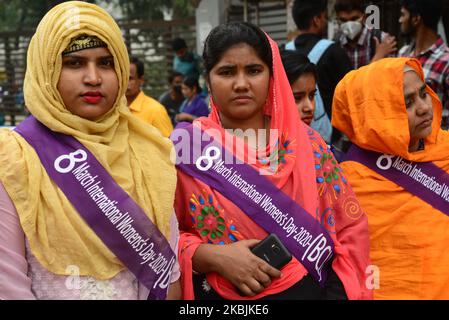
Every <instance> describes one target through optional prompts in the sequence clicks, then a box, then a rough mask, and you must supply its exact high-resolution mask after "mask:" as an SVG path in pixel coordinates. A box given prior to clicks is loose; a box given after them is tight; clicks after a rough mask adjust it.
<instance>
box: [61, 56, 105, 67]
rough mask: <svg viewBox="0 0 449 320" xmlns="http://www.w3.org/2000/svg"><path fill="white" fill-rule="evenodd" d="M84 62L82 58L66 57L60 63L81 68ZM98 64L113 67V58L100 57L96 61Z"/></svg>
mask: <svg viewBox="0 0 449 320" xmlns="http://www.w3.org/2000/svg"><path fill="white" fill-rule="evenodd" d="M86 63H87V62H86V60H84V59H67V60H63V62H62V64H63V65H64V66H67V67H69V68H74V69H76V68H81V67H82V66H84V65H85V64H86ZM98 66H100V67H102V68H113V67H114V60H113V59H110V58H106V59H100V60H99V61H98Z"/></svg>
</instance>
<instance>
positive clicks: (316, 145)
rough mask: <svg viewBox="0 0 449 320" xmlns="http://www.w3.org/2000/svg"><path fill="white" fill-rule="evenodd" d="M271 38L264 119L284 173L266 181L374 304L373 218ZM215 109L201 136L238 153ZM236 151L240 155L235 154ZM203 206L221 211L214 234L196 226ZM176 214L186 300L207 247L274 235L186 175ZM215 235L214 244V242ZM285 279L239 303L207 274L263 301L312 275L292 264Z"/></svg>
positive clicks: (352, 287)
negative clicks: (367, 282)
mask: <svg viewBox="0 0 449 320" xmlns="http://www.w3.org/2000/svg"><path fill="white" fill-rule="evenodd" d="M267 38H268V39H269V42H270V46H271V50H272V55H273V70H272V76H271V80H270V89H269V90H270V92H269V95H268V98H267V104H266V107H265V110H264V113H265V115H266V116H268V117H270V118H271V123H270V129H277V130H278V132H280V134H279V135H280V139H279V140H278V141H270V144H269V145H271V146H275V147H274V148H271V155H272V156H276V157H277V158H278V160H279V163H280V166H279V167H278V168H277V170H276V171H275V172H273V174H272V175H269V176H267V178H268V179H269V180H270V181H271V182H272V183H273V184H274V185H276V186H277V187H278V188H279V189H281V190H282V191H283V192H284V193H285V194H287V195H289V196H290V197H291V198H292V199H293V200H295V201H296V202H297V203H298V204H300V205H301V206H302V207H303V208H304V209H306V211H307V212H309V213H310V214H311V215H313V217H314V218H315V219H317V220H318V221H319V222H320V223H322V224H323V225H324V226H325V227H326V229H327V230H329V233H330V234H331V237H332V239H333V241H334V243H335V258H334V261H333V269H334V270H335V271H336V273H337V275H338V276H339V278H340V279H341V280H342V282H343V284H344V287H345V289H346V293H347V295H348V297H349V298H350V299H359V298H369V297H370V291H369V290H367V289H366V288H365V287H364V273H365V268H366V266H367V265H368V264H369V258H368V251H369V249H368V234H367V225H366V217H365V216H364V214H363V212H362V211H361V209H360V207H359V205H358V202H357V200H356V199H355V197H354V196H353V193H352V191H351V189H350V187H349V186H348V185H347V184H346V180H345V179H344V177H343V176H342V174H341V172H340V169H339V167H338V165H337V164H336V162H335V161H334V159H333V157H332V156H331V153H330V152H329V151H328V148H327V146H326V144H325V143H324V141H323V140H322V139H321V138H320V137H319V135H318V134H317V133H315V132H314V131H313V130H312V129H310V128H309V127H307V126H306V125H305V124H304V123H303V122H301V120H300V117H299V113H298V111H297V108H296V104H295V101H294V98H293V94H292V92H291V89H290V85H289V83H288V80H287V77H286V75H285V72H284V69H283V65H282V61H281V59H280V55H279V50H278V46H277V44H276V43H275V42H274V41H273V40H271V39H270V38H269V37H268V36H267ZM211 104H212V112H211V114H210V115H209V117H208V118H199V119H197V120H196V121H195V122H194V125H195V126H200V127H201V129H202V130H208V129H215V131H216V132H219V133H220V138H218V139H220V140H218V141H220V142H221V143H222V145H225V143H224V142H225V141H230V140H233V141H234V146H236V145H242V142H241V141H239V142H238V140H240V139H241V138H239V137H236V136H229V133H228V132H226V131H225V129H224V128H223V127H222V126H221V122H220V117H219V113H218V109H217V106H216V105H215V104H214V103H213V101H212V103H211ZM208 132H209V130H208ZM227 146H229V144H226V147H227ZM230 151H231V152H233V154H234V155H236V150H230ZM246 156H248V155H247V154H246V153H245V157H246ZM252 166H253V167H254V168H256V169H260V168H265V166H266V165H264V164H263V163H261V162H258V163H256V164H252ZM267 169H269V168H267ZM326 174H329V175H328V176H329V177H331V178H330V181H329V179H326V177H327V175H326ZM317 181H319V182H317ZM204 206H209V207H210V206H213V207H214V209H215V210H216V211H217V212H218V215H217V219H212V220H211V221H208V223H209V224H208V226H210V227H208V228H209V229H210V230H209V229H208V230H207V232H202V231H205V228H206V227H204V225H206V224H201V225H200V224H198V223H197V222H198V220H197V217H198V216H199V212H200V211H201V209H202V208H203V207H204ZM175 209H176V213H177V215H178V220H179V223H180V229H181V240H180V245H179V258H180V264H181V269H182V274H183V275H182V277H183V279H182V283H183V293H184V298H185V299H193V298H194V294H193V287H192V257H193V255H194V253H195V250H196V249H197V248H198V246H199V245H200V244H202V243H214V244H226V243H231V242H233V241H238V240H244V239H263V238H264V237H266V236H267V232H266V231H265V230H264V229H262V228H261V227H260V226H259V225H258V224H256V223H255V222H254V221H253V220H251V219H250V218H249V217H248V216H247V215H246V214H245V213H244V212H243V211H242V209H243V208H239V207H237V206H236V205H235V204H234V203H233V202H232V201H230V200H229V199H227V198H225V197H224V196H223V195H221V194H220V193H219V192H217V191H216V190H214V189H212V188H210V187H209V186H208V185H206V184H204V183H203V182H201V181H199V180H198V179H195V178H193V177H191V176H189V175H187V174H185V173H184V172H182V171H180V170H178V186H177V192H176V196H175ZM218 218H221V219H218ZM199 225H200V226H201V227H199ZM220 228H221V229H220ZM212 231H214V232H213V233H214V237H212V236H211V234H212ZM216 231H218V232H216ZM206 233H207V235H206ZM337 238H338V239H337ZM282 274H283V276H282V278H280V279H274V280H273V282H272V284H271V285H270V286H269V287H268V288H266V289H265V290H264V291H263V292H261V293H260V294H258V295H256V296H254V297H251V298H250V297H242V296H240V295H239V293H238V292H237V290H236V288H235V287H234V286H233V285H232V284H231V283H230V282H228V281H227V280H225V279H224V278H222V277H221V276H220V275H218V274H215V273H209V274H207V280H208V282H209V283H210V285H211V286H212V287H213V288H214V290H215V291H217V292H218V293H219V294H220V295H221V296H222V297H223V298H225V299H259V298H262V297H264V296H267V295H271V294H276V293H279V292H282V291H284V290H286V289H288V288H289V287H291V286H292V285H294V284H295V283H297V282H298V281H299V280H301V278H303V277H304V276H305V275H306V274H307V271H306V269H305V268H304V267H303V266H302V265H301V264H300V263H299V262H298V261H297V260H296V259H293V260H292V261H291V262H290V263H289V264H288V265H287V266H285V267H284V268H283V269H282Z"/></svg>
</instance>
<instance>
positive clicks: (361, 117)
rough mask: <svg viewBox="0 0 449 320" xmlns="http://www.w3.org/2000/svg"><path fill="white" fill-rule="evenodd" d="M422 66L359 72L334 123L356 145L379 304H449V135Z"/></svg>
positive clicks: (413, 63) (378, 66)
mask: <svg viewBox="0 0 449 320" xmlns="http://www.w3.org/2000/svg"><path fill="white" fill-rule="evenodd" d="M441 114H442V106H441V102H440V101H439V100H438V97H437V96H436V95H435V93H434V92H433V91H432V89H430V88H429V87H428V86H426V84H425V82H424V74H423V70H422V67H421V65H420V64H419V62H418V61H417V60H415V59H409V58H389V59H383V60H380V61H378V62H376V63H372V64H370V65H369V66H366V67H363V68H360V69H358V70H356V71H352V72H351V73H349V74H348V75H346V77H345V78H344V79H343V80H342V81H341V82H340V83H339V85H338V86H337V88H336V91H335V96H334V104H333V114H332V124H333V125H334V126H335V127H336V128H337V129H338V130H340V131H342V132H343V133H345V134H346V135H347V136H348V137H349V138H350V139H351V141H352V142H353V143H354V146H353V147H352V149H351V150H350V152H349V154H348V156H347V159H346V161H345V162H343V163H342V167H343V169H344V171H345V173H346V176H347V178H348V180H349V182H350V184H351V186H352V187H353V189H354V192H355V193H356V195H357V198H358V199H359V201H360V204H361V205H362V207H363V209H364V210H365V212H366V213H367V215H368V224H369V231H370V246H371V249H370V256H371V261H372V264H373V265H374V268H373V269H372V270H371V272H372V274H371V276H372V280H373V281H372V283H371V284H372V286H373V288H374V289H375V290H374V297H375V299H449V285H448V284H449V268H448V265H449V251H448V250H447V244H448V243H449V217H448V215H449V174H448V173H449V134H448V132H447V131H442V130H441V129H440V124H441Z"/></svg>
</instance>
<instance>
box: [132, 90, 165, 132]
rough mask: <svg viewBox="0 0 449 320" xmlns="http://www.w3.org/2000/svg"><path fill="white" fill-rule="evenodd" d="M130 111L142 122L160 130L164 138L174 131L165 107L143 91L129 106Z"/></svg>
mask: <svg viewBox="0 0 449 320" xmlns="http://www.w3.org/2000/svg"><path fill="white" fill-rule="evenodd" d="M129 110H130V111H131V113H132V114H133V115H134V116H136V117H137V118H139V119H140V120H142V121H144V122H146V123H148V124H149V125H152V126H154V127H156V128H157V129H159V131H160V132H161V133H162V135H163V136H164V137H168V136H170V133H171V132H172V131H173V125H172V123H171V120H170V117H169V116H168V113H167V110H166V109H165V107H164V106H163V105H161V104H160V103H159V102H158V101H156V100H154V99H153V98H151V97H149V96H147V95H146V94H145V93H144V92H143V91H140V93H139V95H138V96H137V97H136V98H135V99H134V101H133V102H132V103H131V104H130V105H129Z"/></svg>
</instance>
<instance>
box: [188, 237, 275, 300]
mask: <svg viewBox="0 0 449 320" xmlns="http://www.w3.org/2000/svg"><path fill="white" fill-rule="evenodd" d="M259 241H260V240H242V241H238V242H235V243H232V244H228V245H211V244H203V245H200V246H199V247H198V249H197V250H196V252H195V254H194V256H193V259H192V262H193V269H194V270H196V271H198V272H201V273H208V272H218V273H219V274H220V275H221V276H223V277H224V278H225V279H227V280H228V281H230V282H231V283H232V284H233V285H234V286H236V287H237V288H238V289H239V290H240V292H241V293H242V294H244V295H246V296H255V295H256V294H258V293H260V292H262V291H263V290H264V289H265V288H266V287H268V286H269V285H270V284H271V279H272V278H279V277H280V276H281V272H280V271H279V270H277V269H275V268H273V267H272V266H270V265H269V264H268V263H267V262H265V261H264V260H262V259H260V258H259V257H257V256H256V255H254V254H253V253H252V252H251V251H250V248H251V247H254V246H255V245H256V244H257V243H258V242H259Z"/></svg>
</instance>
